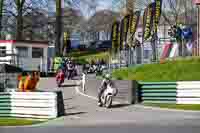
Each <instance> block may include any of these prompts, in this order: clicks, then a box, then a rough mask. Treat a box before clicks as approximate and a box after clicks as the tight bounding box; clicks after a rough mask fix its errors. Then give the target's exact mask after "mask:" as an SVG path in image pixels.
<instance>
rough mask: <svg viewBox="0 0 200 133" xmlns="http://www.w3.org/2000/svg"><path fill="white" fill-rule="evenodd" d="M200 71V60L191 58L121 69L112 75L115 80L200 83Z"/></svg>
mask: <svg viewBox="0 0 200 133" xmlns="http://www.w3.org/2000/svg"><path fill="white" fill-rule="evenodd" d="M199 70H200V58H190V59H178V60H172V61H165V62H164V63H162V64H159V63H158V64H146V65H141V66H137V67H131V68H125V69H119V70H115V71H113V74H112V75H113V77H114V78H115V79H120V80H137V81H147V82H165V81H169V82H172V81H199V80H200V71H199Z"/></svg>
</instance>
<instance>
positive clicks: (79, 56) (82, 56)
mask: <svg viewBox="0 0 200 133" xmlns="http://www.w3.org/2000/svg"><path fill="white" fill-rule="evenodd" d="M69 56H70V57H72V58H74V59H75V60H76V61H77V62H78V63H80V64H85V63H90V62H91V61H92V60H93V61H95V62H96V61H99V60H104V61H106V62H108V61H109V52H102V51H101V52H100V51H79V52H73V53H70V55H69Z"/></svg>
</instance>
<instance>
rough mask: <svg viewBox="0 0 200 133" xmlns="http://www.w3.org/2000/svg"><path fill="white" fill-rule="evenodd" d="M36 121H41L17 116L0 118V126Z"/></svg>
mask: <svg viewBox="0 0 200 133" xmlns="http://www.w3.org/2000/svg"><path fill="white" fill-rule="evenodd" d="M38 123H41V121H37V120H27V119H18V118H0V126H25V125H33V124H38Z"/></svg>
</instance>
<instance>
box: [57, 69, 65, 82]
mask: <svg viewBox="0 0 200 133" xmlns="http://www.w3.org/2000/svg"><path fill="white" fill-rule="evenodd" d="M64 79H65V74H64V72H63V71H59V72H58V73H57V75H56V81H58V80H62V81H64Z"/></svg>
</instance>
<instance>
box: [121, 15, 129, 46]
mask: <svg viewBox="0 0 200 133" xmlns="http://www.w3.org/2000/svg"><path fill="white" fill-rule="evenodd" d="M129 22H130V14H128V15H126V16H125V17H124V18H123V19H122V20H121V25H120V49H123V48H125V47H126V40H127V35H128V29H129V26H130V25H129Z"/></svg>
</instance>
